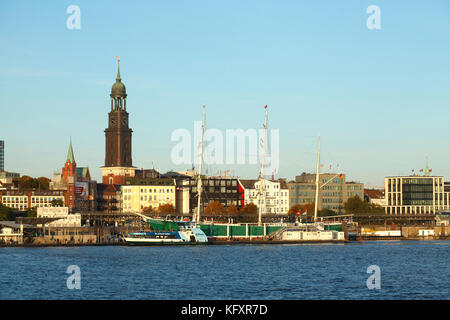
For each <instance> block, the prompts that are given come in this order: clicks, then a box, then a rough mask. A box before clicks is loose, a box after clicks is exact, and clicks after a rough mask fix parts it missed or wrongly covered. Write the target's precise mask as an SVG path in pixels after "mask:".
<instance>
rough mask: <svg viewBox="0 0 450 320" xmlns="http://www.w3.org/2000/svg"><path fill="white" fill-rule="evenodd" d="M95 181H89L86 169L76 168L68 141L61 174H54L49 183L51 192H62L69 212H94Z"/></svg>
mask: <svg viewBox="0 0 450 320" xmlns="http://www.w3.org/2000/svg"><path fill="white" fill-rule="evenodd" d="M96 184H97V183H96V181H92V180H91V174H90V171H89V168H88V167H78V166H77V163H76V161H75V156H74V153H73V148H72V139H71V140H70V144H69V150H68V152H67V158H66V162H65V163H64V167H63V168H62V170H61V173H54V174H53V180H52V181H51V182H50V189H51V190H64V196H65V204H66V206H67V207H68V208H69V210H70V211H74V210H77V211H90V210H95V209H96V207H97V204H96V201H95V200H96V191H97V187H96Z"/></svg>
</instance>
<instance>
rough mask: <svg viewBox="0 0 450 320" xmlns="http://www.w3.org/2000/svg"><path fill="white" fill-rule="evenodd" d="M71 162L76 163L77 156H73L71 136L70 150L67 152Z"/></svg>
mask: <svg viewBox="0 0 450 320" xmlns="http://www.w3.org/2000/svg"><path fill="white" fill-rule="evenodd" d="M66 161H69V162H70V163H75V157H74V156H73V149H72V138H70V144H69V151H68V152H67V160H66Z"/></svg>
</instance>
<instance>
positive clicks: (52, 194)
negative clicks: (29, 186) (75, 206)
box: [0, 190, 65, 211]
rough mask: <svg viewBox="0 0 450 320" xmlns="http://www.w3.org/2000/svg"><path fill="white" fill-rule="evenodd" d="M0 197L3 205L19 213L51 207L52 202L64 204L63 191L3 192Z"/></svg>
mask: <svg viewBox="0 0 450 320" xmlns="http://www.w3.org/2000/svg"><path fill="white" fill-rule="evenodd" d="M0 195H1V197H0V199H1V203H2V204H3V205H5V206H7V207H10V208H14V209H17V210H19V211H26V210H28V209H30V208H42V207H51V206H52V201H53V200H61V201H62V202H63V203H65V197H64V191H63V190H45V191H39V190H5V191H0Z"/></svg>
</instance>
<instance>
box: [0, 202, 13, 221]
mask: <svg viewBox="0 0 450 320" xmlns="http://www.w3.org/2000/svg"><path fill="white" fill-rule="evenodd" d="M9 220H14V210H13V209H12V208H10V207H7V206H4V205H2V204H1V203H0V221H9Z"/></svg>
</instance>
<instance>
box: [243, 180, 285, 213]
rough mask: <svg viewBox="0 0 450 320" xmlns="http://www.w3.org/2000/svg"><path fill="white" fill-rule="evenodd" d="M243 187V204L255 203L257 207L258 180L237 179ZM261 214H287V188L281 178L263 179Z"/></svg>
mask: <svg viewBox="0 0 450 320" xmlns="http://www.w3.org/2000/svg"><path fill="white" fill-rule="evenodd" d="M239 183H240V184H241V187H242V189H244V205H247V204H249V203H253V204H255V205H256V206H257V207H258V208H259V187H260V183H261V182H260V180H239ZM263 188H264V193H265V194H264V196H263V197H262V200H261V201H262V208H263V214H287V213H288V211H289V189H288V186H287V184H286V182H285V181H283V180H266V179H264V180H263Z"/></svg>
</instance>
